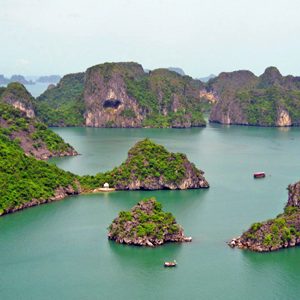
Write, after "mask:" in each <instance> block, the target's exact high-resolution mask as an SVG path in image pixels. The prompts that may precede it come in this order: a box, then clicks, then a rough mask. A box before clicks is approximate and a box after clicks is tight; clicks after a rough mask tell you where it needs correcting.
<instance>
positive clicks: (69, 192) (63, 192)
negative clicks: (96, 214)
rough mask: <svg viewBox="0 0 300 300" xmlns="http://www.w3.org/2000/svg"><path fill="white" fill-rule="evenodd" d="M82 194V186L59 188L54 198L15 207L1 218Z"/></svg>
mask: <svg viewBox="0 0 300 300" xmlns="http://www.w3.org/2000/svg"><path fill="white" fill-rule="evenodd" d="M80 193H81V189H80V186H77V189H74V187H73V186H71V185H69V186H67V187H58V188H57V189H56V190H55V193H54V195H53V196H52V197H50V198H48V199H32V200H31V201H29V202H26V203H23V204H21V205H18V206H15V207H13V208H10V209H8V210H6V211H5V212H3V213H2V214H0V217H1V216H4V215H7V214H11V213H14V212H17V211H20V210H23V209H25V208H29V207H33V206H37V205H41V204H46V203H50V202H54V201H59V200H63V199H64V198H66V197H68V196H74V195H78V194H80Z"/></svg>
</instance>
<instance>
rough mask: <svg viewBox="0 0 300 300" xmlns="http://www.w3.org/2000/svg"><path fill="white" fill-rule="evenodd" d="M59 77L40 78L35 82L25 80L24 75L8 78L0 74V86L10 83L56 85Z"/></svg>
mask: <svg viewBox="0 0 300 300" xmlns="http://www.w3.org/2000/svg"><path fill="white" fill-rule="evenodd" d="M60 79H61V77H60V76H59V75H49V76H40V77H38V78H37V79H36V80H35V81H34V80H32V79H30V80H29V79H26V77H25V76H24V75H12V76H11V77H10V78H7V77H5V76H4V75H3V74H0V84H1V85H6V84H9V83H11V82H19V83H22V84H27V85H29V84H35V83H54V84H56V83H58V82H59V80H60Z"/></svg>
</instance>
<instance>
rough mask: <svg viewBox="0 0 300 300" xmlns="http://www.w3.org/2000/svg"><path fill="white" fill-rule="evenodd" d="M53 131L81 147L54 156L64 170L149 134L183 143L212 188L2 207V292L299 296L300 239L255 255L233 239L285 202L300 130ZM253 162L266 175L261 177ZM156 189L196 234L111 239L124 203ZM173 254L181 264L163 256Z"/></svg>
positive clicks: (107, 160)
mask: <svg viewBox="0 0 300 300" xmlns="http://www.w3.org/2000/svg"><path fill="white" fill-rule="evenodd" d="M53 130H54V131H55V132H57V133H58V134H60V135H61V136H62V137H63V138H64V139H65V140H66V141H68V142H69V143H70V144H72V145H73V146H74V147H75V148H76V149H77V150H78V151H79V152H80V153H81V155H80V156H77V157H68V158H60V159H53V160H52V161H53V162H54V163H56V164H57V165H58V166H59V167H61V168H63V169H65V170H70V171H72V172H76V173H78V174H95V173H97V172H99V171H105V170H109V169H111V168H112V167H114V166H116V165H118V164H120V163H121V162H122V161H123V160H124V159H125V158H126V155H127V151H128V149H129V148H130V147H131V146H132V145H133V144H134V143H135V142H136V141H138V140H140V139H142V138H145V137H149V138H151V139H153V140H154V141H155V142H158V143H160V144H163V145H165V146H166V147H167V148H168V149H169V150H172V151H179V152H184V153H186V154H187V155H188V158H189V159H190V160H191V161H193V162H194V163H195V164H196V165H197V166H198V167H199V168H201V169H203V170H204V171H205V175H206V178H207V180H208V181H209V183H210V185H211V187H210V189H208V190H189V191H156V192H114V193H110V194H93V195H82V196H76V197H70V198H67V199H65V200H63V201H60V202H57V203H51V204H47V205H41V206H39V207H34V208H31V209H27V210H24V211H21V212H18V213H15V214H12V215H8V216H5V217H2V218H0V298H1V299H5V300H6V299H14V300H15V299H28V300H29V299H30V300H33V299H34V300H35V299H37V300H40V299H43V300H48V299H49V300H50V299H51V300H52V299H155V300H158V299H299V294H300V284H299V282H300V248H294V249H286V250H282V251H279V252H275V253H270V254H258V253H251V252H248V251H241V250H238V249H230V248H229V247H228V246H227V245H226V241H228V240H229V239H230V238H232V237H234V236H237V235H239V234H240V233H241V232H242V231H244V230H245V229H247V228H248V227H249V226H250V225H251V224H252V223H253V222H255V221H261V220H265V219H268V218H271V217H275V216H276V215H277V214H278V213H280V212H281V211H282V209H283V206H284V204H285V202H286V200H287V191H286V187H287V185H288V184H289V183H293V182H295V181H297V180H299V179H300V156H299V149H300V129H298V128H292V129H276V128H254V127H234V126H232V127H226V126H218V125H209V126H208V127H207V128H205V129H201V128H194V129H185V130H175V129H164V130H161V129H95V128H54V129H53ZM255 171H265V172H266V173H267V177H266V178H265V179H262V180H254V179H253V178H252V174H253V172H255ZM150 196H155V197H157V199H158V200H159V201H161V202H162V203H163V206H164V209H165V210H166V211H170V212H172V213H173V214H174V215H175V216H176V219H177V221H178V223H180V224H181V225H182V226H183V227H184V229H185V232H186V234H187V235H191V236H192V237H193V242H192V243H186V244H168V245H165V246H162V247H158V248H155V249H148V248H139V247H130V246H124V245H117V244H115V243H113V242H110V241H108V240H107V237H106V235H107V227H108V226H109V224H110V223H111V221H112V220H113V219H114V218H115V217H116V216H117V214H118V212H119V211H120V210H127V209H130V208H131V207H132V206H133V205H134V204H136V203H137V202H138V201H139V200H140V199H142V198H145V197H150ZM173 259H176V260H177V262H178V267H177V268H174V269H165V268H164V267H163V266H162V265H163V262H164V261H166V260H173Z"/></svg>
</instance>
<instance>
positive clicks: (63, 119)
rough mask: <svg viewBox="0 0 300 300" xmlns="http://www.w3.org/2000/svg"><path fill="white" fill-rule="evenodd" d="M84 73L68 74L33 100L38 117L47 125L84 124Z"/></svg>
mask: <svg viewBox="0 0 300 300" xmlns="http://www.w3.org/2000/svg"><path fill="white" fill-rule="evenodd" d="M83 90H84V73H76V74H69V75H66V76H64V77H63V78H62V79H61V80H60V82H59V83H58V84H57V85H56V86H54V87H52V88H49V89H47V90H46V91H45V92H44V93H43V94H42V95H41V96H39V97H38V98H37V99H36V101H35V111H36V115H37V116H38V118H39V119H40V120H41V121H43V122H44V123H45V124H47V125H49V126H82V125H84V117H83V114H84V110H85V107H84V101H83Z"/></svg>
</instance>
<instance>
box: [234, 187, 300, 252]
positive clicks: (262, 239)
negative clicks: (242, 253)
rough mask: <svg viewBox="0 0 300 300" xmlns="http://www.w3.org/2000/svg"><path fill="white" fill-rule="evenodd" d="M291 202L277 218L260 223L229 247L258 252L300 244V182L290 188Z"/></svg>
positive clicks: (289, 201) (255, 224)
mask: <svg viewBox="0 0 300 300" xmlns="http://www.w3.org/2000/svg"><path fill="white" fill-rule="evenodd" d="M288 189H289V200H288V203H287V205H286V207H285V209H284V212H283V213H281V214H279V215H278V216H277V217H276V218H274V219H270V220H267V221H265V222H258V223H254V224H252V226H251V227H250V228H249V229H248V230H247V231H246V232H244V233H243V234H242V235H241V236H240V237H239V238H237V239H233V240H232V241H231V242H230V243H229V245H230V246H232V247H239V248H241V249H250V250H252V251H258V252H269V251H275V250H279V249H282V248H287V247H293V246H296V245H298V244H300V207H299V203H298V201H299V199H300V182H298V183H296V184H293V185H290V186H289V188H288Z"/></svg>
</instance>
